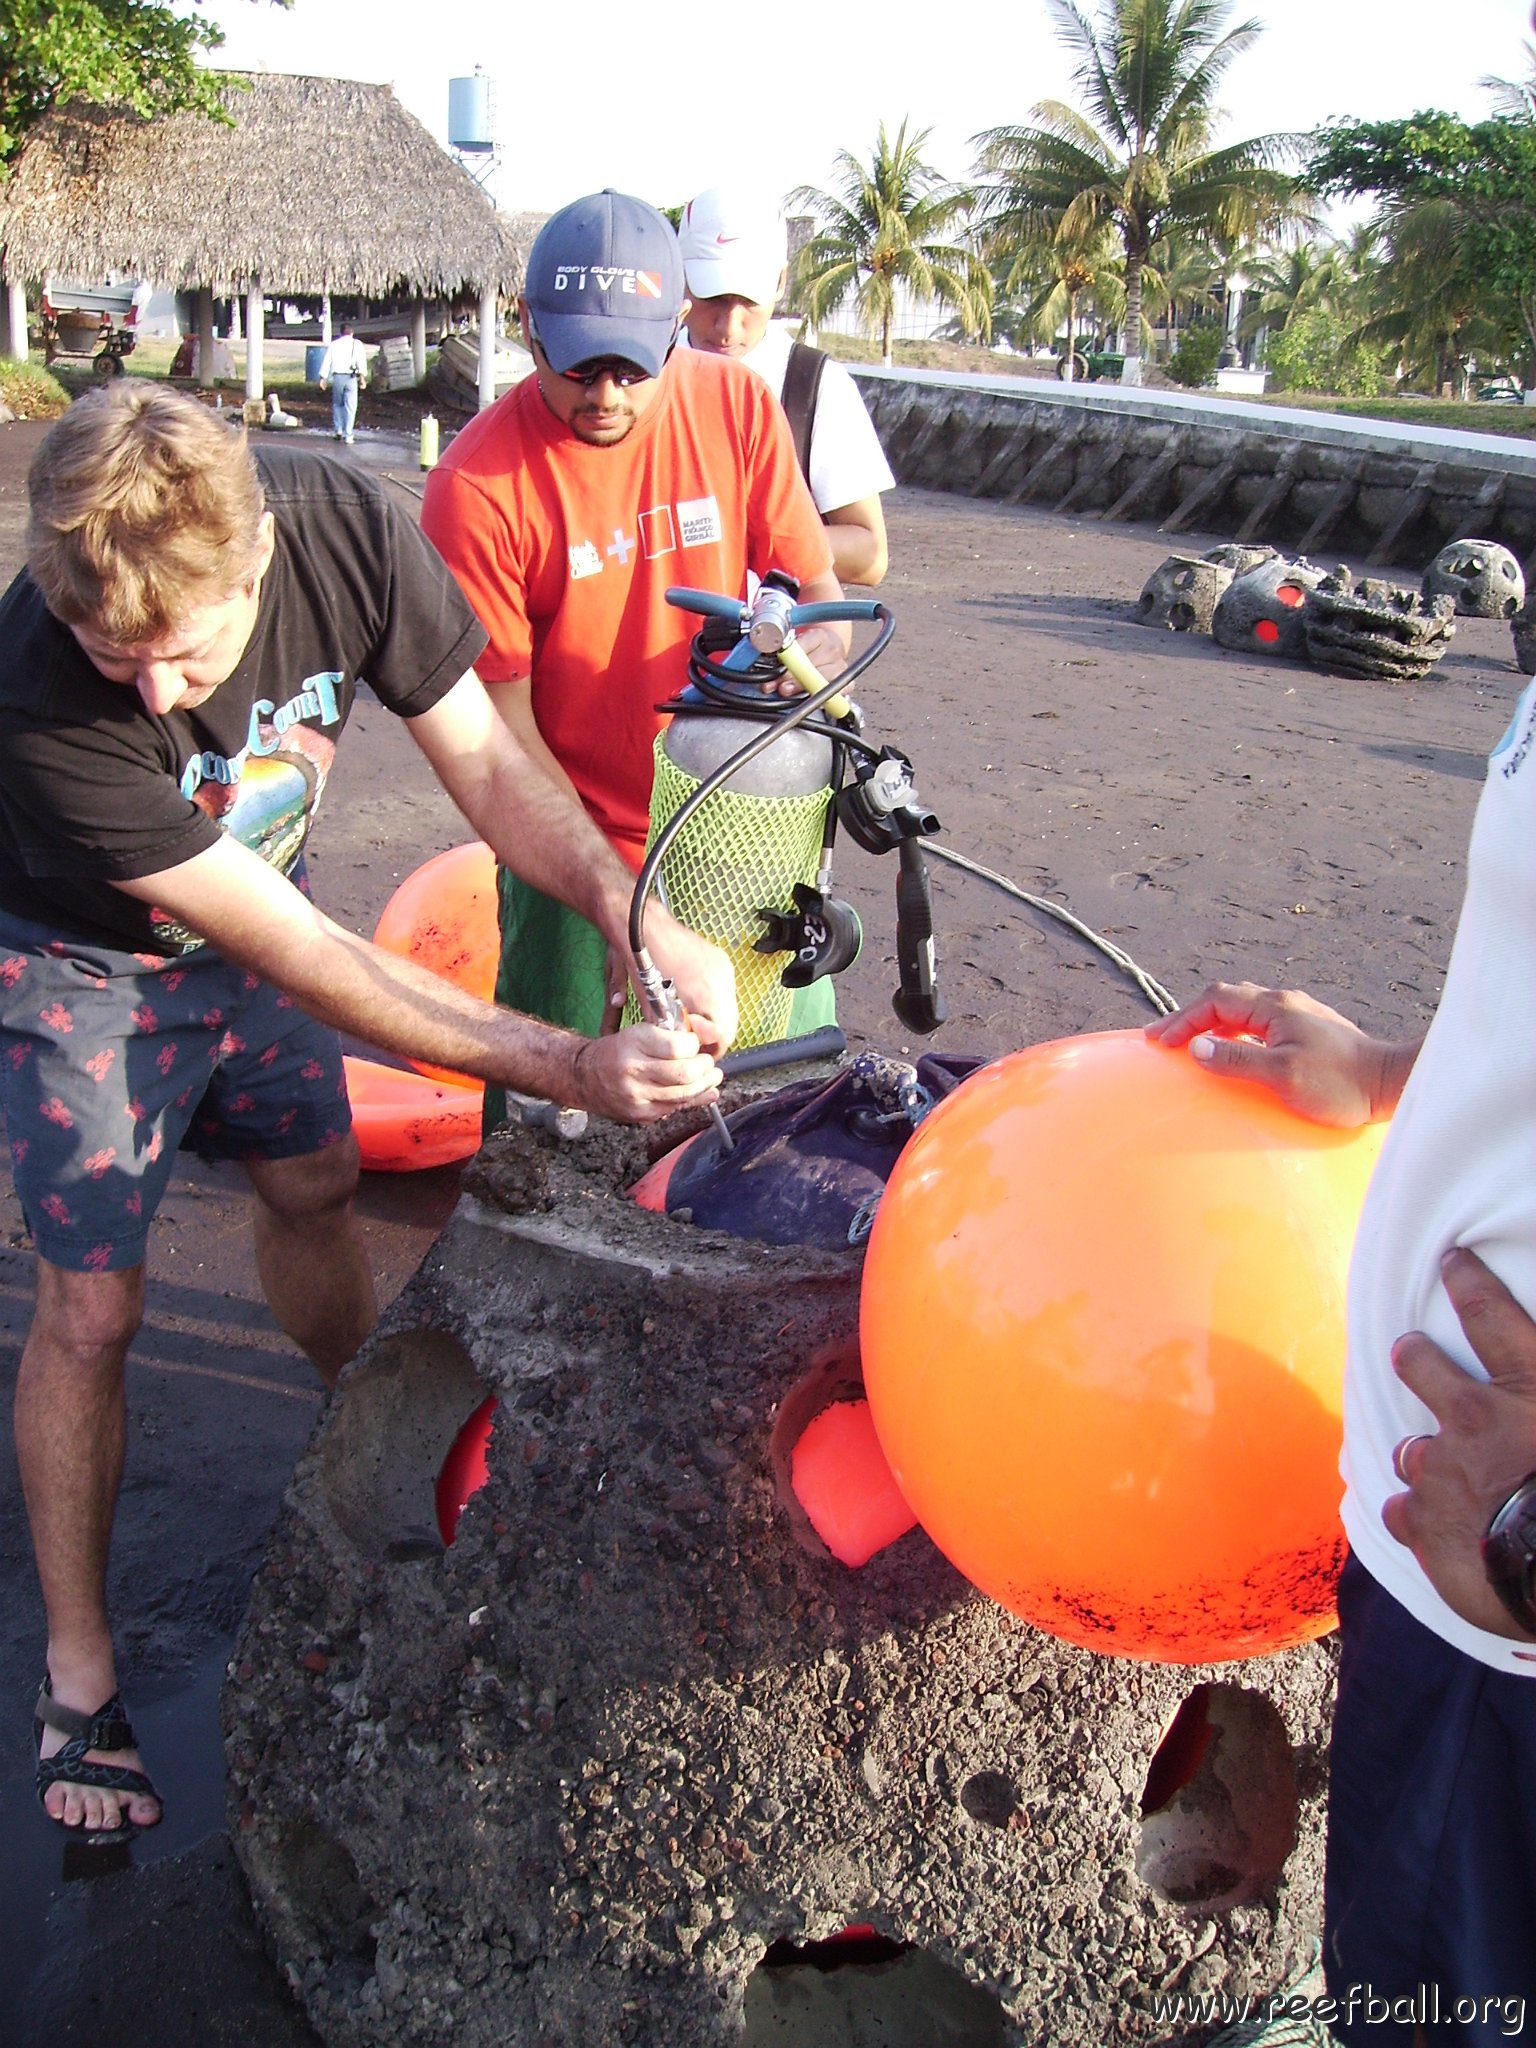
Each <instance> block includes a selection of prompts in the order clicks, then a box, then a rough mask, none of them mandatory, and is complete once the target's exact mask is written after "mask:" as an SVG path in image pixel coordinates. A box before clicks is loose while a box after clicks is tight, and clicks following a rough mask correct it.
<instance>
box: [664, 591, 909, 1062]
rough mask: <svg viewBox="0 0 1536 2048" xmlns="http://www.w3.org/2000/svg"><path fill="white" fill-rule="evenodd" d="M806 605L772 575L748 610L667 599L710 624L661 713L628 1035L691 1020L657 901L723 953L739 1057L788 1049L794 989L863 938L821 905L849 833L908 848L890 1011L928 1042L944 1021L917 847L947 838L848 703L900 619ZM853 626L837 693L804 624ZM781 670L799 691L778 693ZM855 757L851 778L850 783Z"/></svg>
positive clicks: (875, 848) (835, 910)
mask: <svg viewBox="0 0 1536 2048" xmlns="http://www.w3.org/2000/svg"><path fill="white" fill-rule="evenodd" d="M797 592H798V585H797V584H796V583H795V581H794V579H793V578H792V577H789V576H786V575H784V574H782V572H780V571H777V570H770V571H769V572H768V574H767V575H766V576H765V577H764V578H763V581H762V584H761V585H760V586H759V588H758V591H757V593H756V595H755V596H754V598H753V600H752V602H751V604H750V605H744V604H742V603H741V602H740V601H739V600H738V599H736V598H730V597H723V596H717V595H715V594H713V593H711V592H709V591H702V590H669V591H668V592H667V602H668V603H669V604H673V605H676V606H677V607H678V608H679V609H681V610H684V611H692V612H697V613H700V614H701V615H702V616H703V619H704V622H705V623H704V626H703V628H702V630H701V631H700V632H698V633H697V634H695V636H694V639H693V642H692V645H691V647H690V649H689V656H688V687H687V688H686V689H685V690H684V691H683V692H682V693H681V694H680V695H679V696H677V697H674V698H672V699H671V700H670V701H669V702H668V703H666V704H663V705H661V706H659V707H658V708H659V709H660V710H662V711H666V712H670V713H671V714H672V717H671V723H670V725H668V726H667V727H666V728H665V729H664V730H663V731H662V732H660V733H659V734H658V735H657V737H656V741H655V747H654V756H655V779H654V782H653V785H652V791H651V819H650V831H649V835H648V837H647V841H646V856H645V861H644V863H643V865H642V867H641V869H640V873H639V876H638V878H637V880H636V883H635V891H634V895H633V898H632V900H631V904H630V919H629V942H630V951H631V953H632V955H633V957H634V963H635V976H634V981H635V987H634V990H633V991H632V993H631V996H630V1000H629V1003H628V1005H627V1006H626V1009H625V1014H624V1021H625V1023H631V1022H634V1021H637V1020H638V1019H639V1018H641V1017H650V1018H653V1019H656V1020H658V1021H661V1022H664V1023H667V1024H671V1025H675V1024H678V1023H680V1022H681V1021H682V1019H681V1010H680V1007H679V1005H678V1002H677V998H676V994H675V992H674V991H673V990H672V988H671V985H670V984H669V983H668V982H667V981H666V980H665V978H664V977H663V976H662V974H661V973H660V971H659V970H658V969H657V968H656V966H655V964H654V962H653V961H652V960H651V958H650V955H649V953H648V952H647V950H646V947H645V942H644V930H643V919H644V907H645V901H646V897H647V896H648V894H649V893H650V891H651V889H652V888H653V887H654V888H655V889H656V891H657V894H658V896H659V897H660V899H661V901H662V902H663V904H664V905H665V906H666V908H667V909H668V910H669V911H670V912H671V913H672V915H673V916H674V917H675V918H677V919H678V920H679V921H680V922H681V923H683V924H685V925H687V926H689V927H690V928H691V929H693V930H694V931H697V932H701V933H703V934H704V936H705V937H707V938H710V939H712V940H714V942H715V943H716V944H717V945H719V946H720V947H722V948H723V949H724V950H725V951H726V952H727V953H728V954H729V955H730V957H731V962H732V965H733V968H734V970H735V974H736V994H737V1005H738V1011H739V1018H740V1022H739V1027H738V1031H737V1036H736V1041H735V1043H736V1045H737V1046H738V1047H739V1048H740V1047H752V1046H759V1045H764V1044H771V1043H773V1042H774V1041H776V1040H779V1039H782V1038H783V1037H784V1035H785V1030H786V1027H787V1025H788V1022H789V1014H790V1007H791V1003H792V1001H793V991H794V990H795V989H797V988H803V987H805V986H807V985H808V984H809V983H810V982H812V981H815V980H818V979H820V978H821V977H822V976H823V975H828V974H837V973H840V972H841V971H842V970H843V969H844V968H845V967H848V966H850V965H851V964H852V962H853V961H854V960H855V959H856V958H857V956H858V952H859V947H860V944H861V942H862V938H863V934H862V931H861V929H860V926H859V920H858V917H857V914H856V913H855V911H854V910H853V908H852V906H851V905H850V904H847V903H843V902H840V901H838V900H837V899H836V898H834V897H832V896H831V895H830V894H829V893H828V892H829V890H830V887H831V877H832V844H833V839H834V836H835V833H836V828H837V825H838V822H839V821H840V820H841V821H842V822H843V823H845V824H846V825H847V827H848V829H849V831H850V832H851V833H852V834H853V836H854V838H855V839H856V840H857V842H858V843H859V844H860V845H861V846H863V847H865V848H866V850H868V851H870V852H873V853H886V852H891V851H896V850H898V849H899V851H900V855H901V867H902V878H901V881H900V883H899V884H898V889H897V957H898V962H899V964H900V969H901V981H902V986H901V988H900V989H899V990H898V992H897V995H896V997H895V998H894V999H893V1001H894V1005H895V1008H896V1011H897V1014H898V1016H900V1017H901V1019H902V1021H903V1023H905V1024H906V1025H907V1026H908V1028H909V1029H912V1030H916V1031H920V1032H924V1033H926V1032H931V1031H933V1030H934V1029H935V1028H936V1027H937V1025H938V1024H939V1023H940V1022H941V1021H942V1018H943V1015H944V1006H943V1003H942V1001H940V999H939V997H938V995H937V991H936V989H935V987H934V982H933V931H932V908H931V905H930V903H929V902H928V896H927V876H926V873H925V872H924V871H923V868H922V862H921V856H920V854H919V852H918V848H917V843H916V842H917V840H918V839H919V838H920V837H922V836H923V835H925V834H928V833H932V832H936V831H937V830H938V829H939V824H938V820H937V819H936V818H935V817H934V816H933V814H932V813H931V812H929V811H926V810H924V809H923V808H922V807H921V806H920V804H919V803H918V800H917V793H916V790H915V788H914V787H913V784H912V764H911V763H910V761H908V760H907V758H906V756H905V755H903V754H901V753H899V752H898V751H897V750H896V749H894V748H891V747H882V748H876V747H873V746H871V745H870V744H869V743H868V742H867V741H866V740H865V739H864V738H863V737H862V725H863V720H862V718H861V716H860V714H859V711H858V709H857V707H856V706H855V705H853V704H852V703H851V702H850V701H849V699H848V698H847V696H846V695H845V694H844V691H845V688H846V686H847V685H848V684H850V683H852V681H853V680H854V678H855V677H857V676H859V675H861V674H862V673H863V672H864V670H865V669H866V668H868V667H869V665H870V664H871V662H873V661H874V660H875V659H876V657H877V656H878V655H879V654H880V653H882V652H883V650H884V648H885V646H886V645H887V643H888V642H889V640H890V637H891V634H892V632H893V631H894V628H895V621H894V620H893V619H892V617H891V615H890V613H889V612H888V611H887V610H886V609H885V607H884V605H882V604H879V603H871V602H868V601H859V600H852V601H850V600H846V599H845V600H841V601H838V602H833V603H826V604H805V605H802V604H798V603H796V601H795V598H796V594H797ZM859 619H862V620H868V621H870V622H872V623H874V624H877V625H878V626H879V629H880V630H879V632H878V634H877V636H876V638H875V639H874V641H873V642H872V643H871V644H870V645H869V646H868V647H866V648H864V649H863V650H862V651H861V652H860V653H859V654H858V655H857V656H855V658H854V659H853V660H852V661H851V662H850V663H849V665H848V667H847V668H846V669H845V670H844V673H843V675H842V676H841V677H840V678H838V679H837V680H836V681H833V682H830V683H829V682H827V681H826V680H825V679H824V678H823V677H822V676H821V675H820V674H818V672H817V670H816V668H815V666H814V665H813V663H812V662H811V661H810V659H809V658H808V656H807V655H806V654H805V652H804V650H803V648H801V646H800V645H799V643H798V641H797V639H796V628H797V627H799V626H807V625H813V624H820V623H822V622H824V621H831V620H859ZM786 674H787V675H789V676H791V677H792V678H793V679H794V680H795V681H796V682H797V683H798V684H799V685H800V687H801V689H802V690H803V691H804V692H805V693H806V694H805V695H803V696H801V697H798V698H793V699H785V698H784V697H782V696H780V695H779V694H777V691H778V686H779V685H780V684H781V683H782V681H783V678H784V676H785V675H786ZM765 685H767V686H768V687H767V689H766V690H765V687H764V686H765ZM850 761H851V762H852V764H853V780H852V782H851V783H849V784H847V786H845V785H844V775H845V771H846V770H847V768H848V764H849V762H850ZM786 955H787V956H788V958H787V959H786V958H785V956H786Z"/></svg>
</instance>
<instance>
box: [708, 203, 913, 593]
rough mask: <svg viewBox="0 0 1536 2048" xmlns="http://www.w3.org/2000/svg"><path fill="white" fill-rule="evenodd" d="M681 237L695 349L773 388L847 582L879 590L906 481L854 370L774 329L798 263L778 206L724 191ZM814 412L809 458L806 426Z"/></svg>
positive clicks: (839, 570)
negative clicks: (898, 491)
mask: <svg viewBox="0 0 1536 2048" xmlns="http://www.w3.org/2000/svg"><path fill="white" fill-rule="evenodd" d="M678 239H679V241H680V243H681V244H682V252H683V272H684V276H685V277H686V279H687V283H688V298H689V301H690V304H689V308H688V313H687V335H688V344H689V346H690V347H691V348H696V349H703V350H705V351H706V352H707V353H709V354H712V355H722V356H732V357H734V358H735V359H736V360H737V361H739V362H744V363H746V364H747V365H748V367H749V368H751V369H753V370H755V371H756V372H757V374H758V376H760V377H761V378H762V380H763V382H764V383H765V384H767V385H768V386H769V388H770V389H771V390H772V391H773V393H774V395H775V396H776V397H777V398H778V399H779V400H780V402H781V403H782V404H783V405H784V407H785V410H786V412H788V414H789V417H790V425H791V427H792V428H796V435H795V441H796V448H797V450H800V451H805V452H802V467H803V468H804V470H805V478H806V482H807V483H808V484H809V485H810V488H811V496H812V497H813V498H814V499H815V501H816V509H817V511H818V512H819V513H820V514H821V516H822V522H823V524H824V525H825V526H826V529H827V538H828V540H829V541H830V542H831V543H832V559H833V566H834V568H835V569H836V572H837V575H838V579H839V581H841V582H843V583H862V584H864V585H866V586H870V585H873V584H876V583H879V582H880V580H881V578H882V577H883V576H884V575H885V572H886V568H887V566H888V561H889V557H888V555H887V551H886V538H885V515H884V513H883V512H882V510H881V507H880V494H881V492H882V491H888V490H891V489H892V488H893V487H894V485H895V482H896V479H895V478H894V477H893V476H892V474H891V469H890V464H889V463H888V462H887V461H886V459H885V451H884V450H883V449H882V448H881V446H880V440H879V436H878V435H877V434H876V432H875V428H874V423H873V421H872V420H871V419H870V417H869V414H868V412H867V411H866V409H865V405H864V401H863V399H862V398H861V397H860V396H859V388H858V386H857V385H856V384H855V383H854V381H853V379H852V377H851V376H850V375H849V374H848V372H847V370H845V369H844V367H843V365H842V364H841V363H839V362H834V361H833V360H832V358H831V357H829V356H824V355H821V354H820V353H819V352H818V351H816V350H810V349H803V348H801V347H800V345H799V344H797V343H795V342H794V341H793V340H792V339H791V337H790V334H789V332H788V330H787V329H785V328H784V327H781V326H778V325H776V324H775V322H774V319H773V309H774V307H775V306H776V305H777V304H778V301H779V298H780V296H781V295H782V293H783V290H784V284H785V277H786V271H787V266H788V236H787V233H786V230H785V225H784V216H783V215H782V214H781V213H780V212H779V210H778V208H777V206H775V205H774V204H773V203H772V202H771V201H767V202H765V201H763V200H761V199H755V198H753V197H752V196H750V195H749V194H746V193H744V192H737V191H735V190H733V189H731V188H728V187H725V186H716V187H713V188H712V189H711V190H709V191H707V192H701V193H700V194H699V195H698V197H697V198H696V199H692V200H690V201H689V203H688V205H687V206H686V207H685V208H684V209H683V218H682V223H681V225H680V226H679V228H678ZM797 350H798V351H799V355H798V359H797V361H796V363H795V364H794V366H793V367H792V358H794V357H795V356H796V351H797ZM807 359H809V360H807ZM802 376H804V377H805V384H804V385H802V386H801V389H802V390H803V391H804V392H805V396H804V397H803V398H802V399H801V401H800V403H799V404H798V405H797V403H796V402H795V398H794V392H795V387H796V384H797V382H798V381H799V380H800V378H801V377H802ZM786 380H788V381H786ZM807 405H808V407H809V448H808V451H806V444H805V436H804V433H803V431H802V430H801V425H800V422H799V421H798V420H797V413H800V412H802V411H803V409H804V408H805V407H806V406H807Z"/></svg>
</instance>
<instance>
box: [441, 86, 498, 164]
mask: <svg viewBox="0 0 1536 2048" xmlns="http://www.w3.org/2000/svg"><path fill="white" fill-rule="evenodd" d="M448 147H449V148H450V149H453V150H457V152H458V153H459V155H460V156H490V155H491V154H492V152H493V151H494V150H495V147H496V144H495V141H494V139H493V137H492V134H491V81H490V80H489V79H488V78H487V77H486V76H485V74H484V72H483V71H482V70H481V69H480V67H479V65H478V64H477V65H476V66H475V75H474V77H473V78H450V79H449V81H448Z"/></svg>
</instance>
